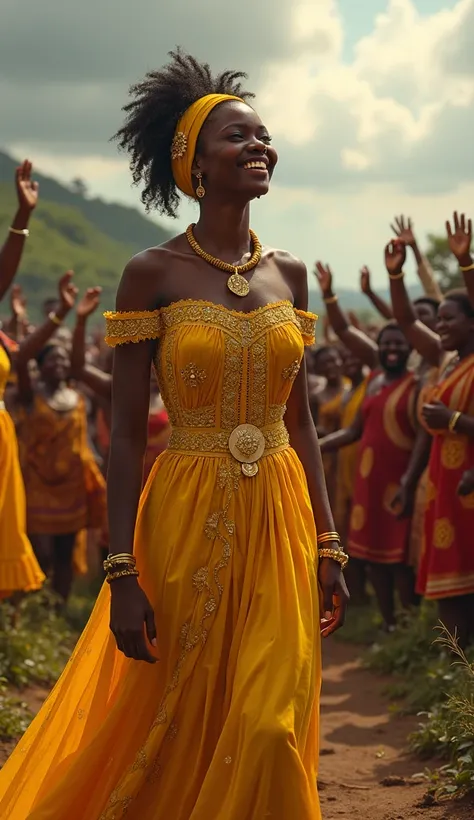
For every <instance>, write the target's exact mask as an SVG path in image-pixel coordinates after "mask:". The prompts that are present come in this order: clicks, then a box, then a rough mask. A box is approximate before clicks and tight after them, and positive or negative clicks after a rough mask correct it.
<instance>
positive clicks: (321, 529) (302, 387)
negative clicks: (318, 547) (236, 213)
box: [285, 260, 349, 636]
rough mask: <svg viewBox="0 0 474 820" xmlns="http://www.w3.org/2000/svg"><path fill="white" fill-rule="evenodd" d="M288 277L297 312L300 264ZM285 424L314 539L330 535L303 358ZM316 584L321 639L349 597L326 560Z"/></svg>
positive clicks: (301, 295)
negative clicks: (324, 622)
mask: <svg viewBox="0 0 474 820" xmlns="http://www.w3.org/2000/svg"><path fill="white" fill-rule="evenodd" d="M287 268H288V273H289V277H290V276H291V281H292V290H293V297H294V305H295V308H297V309H298V310H304V311H307V310H308V279H307V272H306V267H305V266H304V265H303V263H302V262H300V261H297V260H291V262H289V263H288V264H287ZM285 421H286V424H287V427H288V432H289V434H290V441H291V445H292V447H293V448H294V450H295V451H296V453H297V455H298V457H299V459H300V461H301V464H302V465H303V469H304V472H305V475H306V481H307V484H308V490H309V496H310V499H311V505H312V508H313V514H314V520H315V524H316V530H317V533H318V536H321V535H323V534H324V533H331V534H332V533H334V531H335V525H334V518H333V515H332V512H331V508H330V506H329V498H328V494H327V489H326V480H325V477H324V470H323V463H322V460H321V452H320V449H319V443H318V436H317V433H316V429H315V427H314V424H313V419H312V417H311V412H310V408H309V400H308V381H307V377H306V365H305V359H304V357H303V361H302V366H301V369H300V371H299V373H298V375H297V377H296V379H295V381H294V383H293V388H292V391H291V394H290V397H289V399H288V402H287V412H286V415H285ZM324 546H327V547H334V548H335V549H338V548H339V546H340V545H339V543H338V542H337V541H335V542H334V543H333V542H332V541H329V542H328V543H327V544H325V545H324ZM318 573H319V583H320V585H321V589H322V594H323V601H322V605H323V610H324V613H325V617H326V618H327V619H328V621H329V623H328V625H327V626H326V628H325V629H324V630H323V632H322V634H323V636H327V635H330V634H331V633H332V632H334V631H335V630H336V629H338V628H339V627H341V626H342V625H343V623H344V618H345V612H346V607H347V603H348V600H349V595H348V592H347V587H346V585H345V582H344V576H343V574H342V571H341V567H340V565H339V564H338V563H337V562H336V561H333V560H332V559H330V558H323V559H321V560H320V561H319V569H318Z"/></svg>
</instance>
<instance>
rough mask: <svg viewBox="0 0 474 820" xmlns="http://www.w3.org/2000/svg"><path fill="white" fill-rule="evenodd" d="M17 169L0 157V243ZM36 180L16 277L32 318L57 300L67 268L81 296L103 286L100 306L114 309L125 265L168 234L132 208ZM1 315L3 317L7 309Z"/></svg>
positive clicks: (7, 221)
mask: <svg viewBox="0 0 474 820" xmlns="http://www.w3.org/2000/svg"><path fill="white" fill-rule="evenodd" d="M15 167H16V162H15V161H14V160H12V159H11V158H10V157H8V156H7V155H6V154H4V153H2V152H0V241H2V237H4V236H5V235H6V231H7V230H8V226H9V225H10V224H11V219H12V214H13V213H14V211H15V208H16V200H15V190H14V186H13V176H14V169H15ZM34 176H35V179H37V180H38V181H39V184H40V202H39V205H38V208H37V209H36V211H35V212H34V215H33V218H32V220H31V223H30V238H29V240H28V242H27V243H26V247H25V253H24V256H23V259H22V264H21V268H20V274H19V276H18V282H19V283H20V284H21V285H22V286H23V287H24V290H25V293H26V295H27V297H28V305H29V314H30V318H31V319H32V320H35V319H37V318H38V315H39V311H40V308H41V303H42V301H43V300H44V299H46V298H47V297H49V296H51V295H54V294H55V292H56V283H57V280H58V278H59V276H60V275H61V274H62V273H63V272H64V271H65V270H68V269H70V268H72V269H73V270H74V272H75V275H76V284H77V285H78V287H79V288H80V290H81V291H82V290H84V289H85V288H87V287H91V286H93V285H101V286H102V288H103V300H102V304H103V305H104V307H112V306H113V304H114V298H115V291H116V289H117V284H118V281H119V278H120V274H121V272H122V270H123V267H124V265H125V263H126V262H127V260H128V259H129V258H130V257H131V256H132V255H133V254H134V253H137V252H138V251H139V250H143V249H144V248H146V247H150V246H152V245H157V244H160V243H161V242H164V241H165V240H166V239H168V238H169V236H170V234H169V233H168V232H167V231H166V230H165V229H164V228H162V227H161V226H160V225H156V224H155V223H154V222H151V220H149V219H146V218H145V217H144V216H142V215H141V214H140V213H139V211H136V210H134V209H133V208H127V207H124V206H122V205H116V204H108V203H106V202H103V201H102V200H100V199H89V198H87V197H85V196H83V195H81V194H80V193H75V192H73V191H71V190H69V189H68V188H67V187H65V186H64V185H61V184H59V183H58V182H55V181H54V180H52V179H49V178H48V177H44V176H42V175H41V174H38V173H35V175H34ZM1 312H2V314H5V312H6V306H4V305H2V311H1Z"/></svg>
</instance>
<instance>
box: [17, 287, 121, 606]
mask: <svg viewBox="0 0 474 820" xmlns="http://www.w3.org/2000/svg"><path fill="white" fill-rule="evenodd" d="M76 294H77V289H76V288H75V287H74V285H73V284H72V274H71V273H68V274H66V275H65V276H64V277H63V279H62V280H61V283H60V302H59V307H58V309H57V312H56V313H51V314H50V316H49V318H48V319H47V320H46V323H45V325H44V327H45V328H47V330H48V333H49V335H52V334H53V333H54V330H56V329H57V327H58V326H59V325H60V324H61V323H62V322H63V320H64V318H65V316H66V315H67V314H68V313H69V311H70V310H71V309H72V307H73V306H74V301H75V297H76ZM45 341H46V339H45ZM36 363H37V367H38V378H37V379H35V380H34V381H33V379H32V377H31V372H30V369H29V367H28V361H25V360H22V361H19V362H18V366H17V372H18V402H19V404H20V405H21V409H20V411H19V414H18V436H19V440H20V453H21V461H22V469H23V476H24V481H25V488H26V497H27V524H28V533H29V535H30V539H31V542H32V544H33V547H34V550H35V553H36V555H37V557H38V559H39V562H40V564H41V567H42V569H43V571H44V572H45V573H46V574H48V573H49V572H50V571H52V587H53V589H54V590H55V592H57V593H58V595H59V596H61V598H63V599H64V600H67V598H68V596H69V593H70V590H71V584H72V580H73V574H74V566H73V553H74V547H75V543H76V539H77V536H78V533H80V532H81V531H82V530H84V529H93V528H100V527H101V525H102V523H103V519H104V515H105V484H104V480H103V478H102V476H101V475H100V472H99V470H98V467H97V466H96V464H95V461H94V457H93V455H92V452H91V451H90V449H89V447H88V444H87V419H86V410H85V403H84V399H83V397H82V396H81V394H80V393H78V391H77V390H75V389H74V388H73V387H71V386H70V384H69V377H70V352H69V351H68V349H67V348H65V347H64V346H62V345H61V344H59V343H58V342H57V341H55V342H54V343H52V342H50V343H49V344H47V345H46V346H45V347H42V349H41V350H40V352H39V353H38V355H37V356H36Z"/></svg>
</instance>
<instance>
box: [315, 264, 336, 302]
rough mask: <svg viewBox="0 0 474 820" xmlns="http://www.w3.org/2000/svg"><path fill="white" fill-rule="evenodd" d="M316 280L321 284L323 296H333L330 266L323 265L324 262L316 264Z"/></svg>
mask: <svg viewBox="0 0 474 820" xmlns="http://www.w3.org/2000/svg"><path fill="white" fill-rule="evenodd" d="M314 274H315V276H316V279H317V280H318V282H319V287H320V288H321V293H322V294H323V296H331V295H332V271H331V268H330V267H329V265H323V263H322V262H316V267H315V270H314Z"/></svg>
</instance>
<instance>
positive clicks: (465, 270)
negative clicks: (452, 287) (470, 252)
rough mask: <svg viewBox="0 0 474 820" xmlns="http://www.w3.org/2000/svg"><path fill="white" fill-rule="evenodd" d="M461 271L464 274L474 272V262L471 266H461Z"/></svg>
mask: <svg viewBox="0 0 474 820" xmlns="http://www.w3.org/2000/svg"><path fill="white" fill-rule="evenodd" d="M459 270H461V271H462V272H463V273H466V272H467V271H468V270H474V262H471V264H470V265H459Z"/></svg>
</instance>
